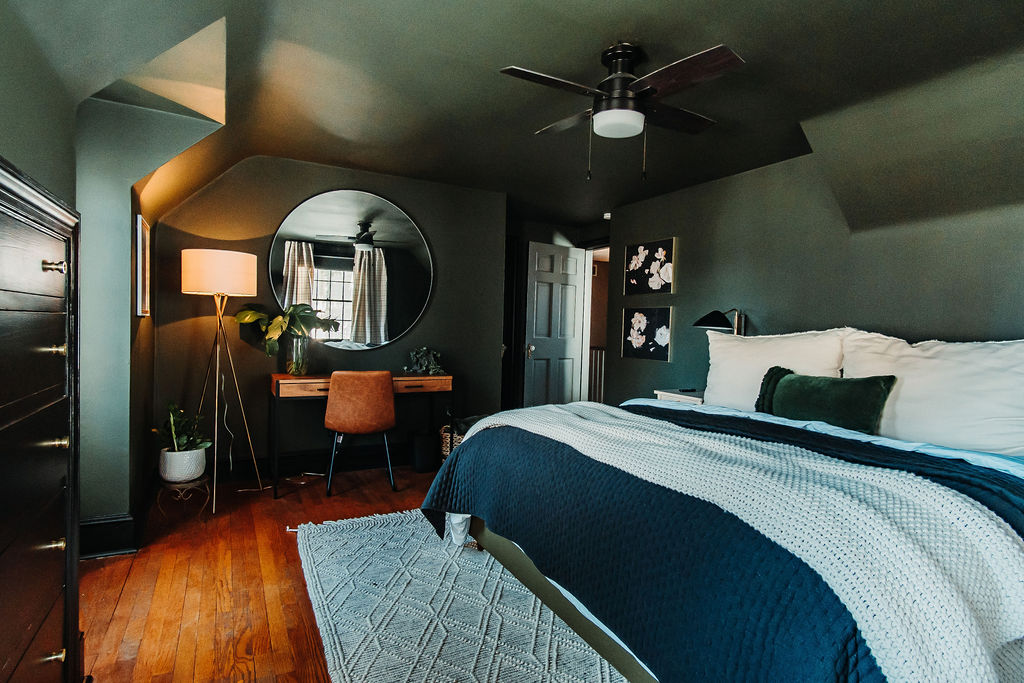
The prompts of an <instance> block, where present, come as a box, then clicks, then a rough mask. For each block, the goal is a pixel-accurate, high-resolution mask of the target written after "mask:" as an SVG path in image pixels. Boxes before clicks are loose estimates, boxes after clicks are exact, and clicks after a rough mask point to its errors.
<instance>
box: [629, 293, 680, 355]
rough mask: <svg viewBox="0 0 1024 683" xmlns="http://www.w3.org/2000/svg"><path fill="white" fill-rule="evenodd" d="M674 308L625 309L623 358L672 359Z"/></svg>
mask: <svg viewBox="0 0 1024 683" xmlns="http://www.w3.org/2000/svg"><path fill="white" fill-rule="evenodd" d="M671 336H672V307H671V306H662V307H658V308H624V309H622V357H623V358H643V359H646V360H660V361H668V359H669V339H670V338H671Z"/></svg>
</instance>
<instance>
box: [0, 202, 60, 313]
mask: <svg viewBox="0 0 1024 683" xmlns="http://www.w3.org/2000/svg"><path fill="white" fill-rule="evenodd" d="M67 244H68V243H67V242H66V241H65V240H62V239H60V238H57V237H52V236H50V235H47V234H46V233H44V232H42V231H40V230H37V229H35V228H33V227H31V226H28V225H25V224H23V223H19V222H18V221H16V220H15V219H13V218H11V217H10V216H8V215H7V214H5V213H0V289H7V290H11V291H14V292H28V293H31V294H46V295H48V296H59V297H62V296H64V292H65V288H66V282H67V275H66V274H64V273H61V272H60V271H59V270H43V261H48V262H50V263H55V264H56V263H61V262H64V261H66V259H67ZM65 269H66V266H65Z"/></svg>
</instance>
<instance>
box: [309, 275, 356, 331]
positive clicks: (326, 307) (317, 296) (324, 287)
mask: <svg viewBox="0 0 1024 683" xmlns="http://www.w3.org/2000/svg"><path fill="white" fill-rule="evenodd" d="M313 308H315V309H317V310H318V311H321V314H322V315H327V316H329V317H331V318H334V319H335V320H337V321H338V322H340V323H341V325H340V326H339V327H338V330H337V331H336V332H328V331H325V330H313V331H312V334H311V336H312V337H313V338H314V339H322V340H338V339H347V338H348V337H349V336H351V332H352V271H351V270H333V269H329V268H315V269H314V271H313Z"/></svg>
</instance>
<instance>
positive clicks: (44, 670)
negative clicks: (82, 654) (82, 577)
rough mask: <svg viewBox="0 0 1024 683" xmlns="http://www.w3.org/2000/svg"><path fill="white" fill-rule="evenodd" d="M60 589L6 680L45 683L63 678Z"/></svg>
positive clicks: (62, 629)
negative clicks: (55, 599)
mask: <svg viewBox="0 0 1024 683" xmlns="http://www.w3.org/2000/svg"><path fill="white" fill-rule="evenodd" d="M64 608H65V606H64V593H61V594H60V596H59V597H58V599H57V601H56V602H55V603H54V604H53V607H52V608H50V614H49V615H47V617H46V620H45V621H44V622H43V625H42V627H41V628H40V629H39V631H38V632H37V633H36V637H35V638H33V639H32V642H31V643H30V644H29V646H28V649H27V650H25V654H24V655H22V657H21V662H20V663H19V664H18V668H17V669H15V670H14V675H12V676H11V679H10V682H9V683H49V682H50V681H54V683H56V682H57V681H61V680H63V678H64V661H65V660H66V659H67V654H68V652H67V649H65V643H64Z"/></svg>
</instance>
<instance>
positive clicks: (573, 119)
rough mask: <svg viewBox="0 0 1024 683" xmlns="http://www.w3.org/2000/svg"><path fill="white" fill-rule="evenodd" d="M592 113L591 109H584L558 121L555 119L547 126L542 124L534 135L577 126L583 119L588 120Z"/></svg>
mask: <svg viewBox="0 0 1024 683" xmlns="http://www.w3.org/2000/svg"><path fill="white" fill-rule="evenodd" d="M592 113H593V110H592V109H587V110H586V111H581V112H579V113H578V114H573V115H572V116H566V117H565V118H564V119H561V120H560V121H555V122H554V123H552V124H550V125H548V126H544V127H543V128H541V129H540V130H538V131H537V132H536V133H534V135H541V134H542V133H561V132H562V131H563V130H569V129H570V128H573V127H575V126H578V125H579V124H581V123H583V122H584V121H589V120H590V115H591V114H592Z"/></svg>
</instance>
